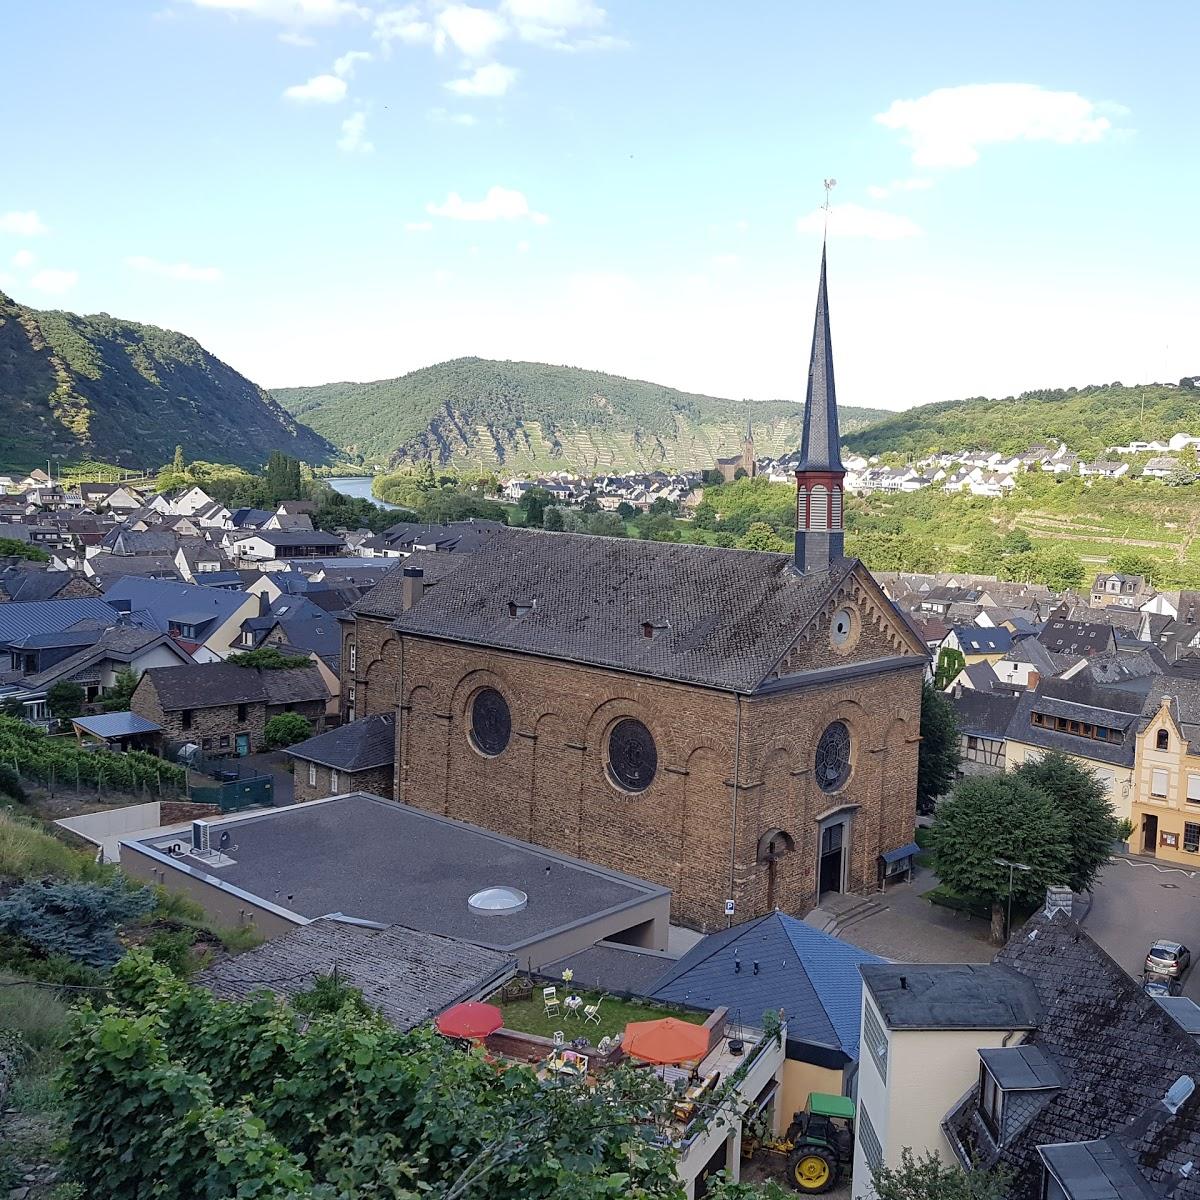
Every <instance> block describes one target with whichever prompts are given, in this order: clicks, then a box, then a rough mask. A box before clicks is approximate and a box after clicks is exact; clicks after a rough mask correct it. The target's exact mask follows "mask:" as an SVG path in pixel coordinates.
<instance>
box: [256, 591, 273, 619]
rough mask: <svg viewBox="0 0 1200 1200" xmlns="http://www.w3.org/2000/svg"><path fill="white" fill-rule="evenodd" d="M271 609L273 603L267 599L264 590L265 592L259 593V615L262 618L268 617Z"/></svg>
mask: <svg viewBox="0 0 1200 1200" xmlns="http://www.w3.org/2000/svg"><path fill="white" fill-rule="evenodd" d="M270 607H271V602H270V600H268V599H267V593H266V590H265V589H264V590H263V591H261V592H259V593H258V615H259V616H260V617H265V616H266V615H267V609H269V608H270Z"/></svg>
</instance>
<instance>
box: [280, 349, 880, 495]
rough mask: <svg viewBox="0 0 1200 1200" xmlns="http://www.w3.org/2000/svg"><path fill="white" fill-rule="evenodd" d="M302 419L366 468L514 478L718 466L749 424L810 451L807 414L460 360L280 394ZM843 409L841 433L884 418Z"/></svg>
mask: <svg viewBox="0 0 1200 1200" xmlns="http://www.w3.org/2000/svg"><path fill="white" fill-rule="evenodd" d="M273 395H274V397H275V399H276V400H277V401H278V402H279V403H280V404H281V405H282V406H283V407H284V408H285V409H287V410H288V411H289V412H290V413H291V414H292V415H293V416H294V417H295V418H296V419H297V420H299V421H303V422H304V423H305V424H306V425H309V426H310V427H311V428H312V429H314V430H315V431H316V432H317V433H319V434H320V435H321V436H322V437H325V438H328V439H329V441H331V442H333V443H334V445H336V446H338V447H339V448H340V449H341V450H342V451H343V452H344V453H345V454H347V455H349V456H351V457H353V458H356V459H358V460H360V461H362V462H364V463H367V464H371V465H374V464H381V465H387V466H398V465H401V464H403V463H405V462H411V461H414V460H424V459H426V458H428V457H430V456H431V455H432V456H433V458H434V459H435V460H436V461H438V462H442V463H452V462H457V463H460V464H467V463H470V464H474V465H482V466H485V467H495V468H499V467H503V468H504V469H505V470H509V471H545V470H553V469H573V470H577V471H581V472H596V471H606V470H615V471H631V470H649V469H653V468H656V467H665V468H671V467H678V468H680V469H696V468H703V467H709V466H711V465H712V463H713V461H714V459H715V458H717V457H718V456H720V455H726V454H733V453H737V452H738V451H740V449H741V443H742V438H743V436H744V432H745V428H746V418H747V416H749V417H750V418H751V419H752V421H753V423H754V445H755V450H756V452H757V453H758V454H759V455H764V454H782V453H786V452H788V451H790V450H794V449H796V448H798V447H799V445H800V429H801V422H802V419H803V413H804V406H803V405H801V404H793V403H790V402H787V401H766V402H758V401H755V402H744V403H743V402H738V401H735V400H725V399H721V398H719V397H715V396H703V395H696V394H694V393H690V392H680V391H676V390H675V389H674V388H668V387H662V386H660V385H659V384H655V383H646V382H643V381H641V380H634V379H624V378H622V377H620V376H617V375H605V374H603V373H601V372H599V371H583V370H579V369H577V368H574V367H555V366H549V365H547V364H544V363H525V362H495V361H492V360H489V359H481V358H460V359H455V360H453V361H452V362H447V363H440V364H438V365H437V366H433V367H425V368H423V369H422V370H420V371H413V372H411V373H410V374H408V375H403V376H401V377H399V378H398V379H382V380H377V381H375V382H373V383H329V384H324V385H322V386H320V387H306V388H277V389H276V390H275V391H274V392H273ZM886 415H887V414H886V413H884V412H883V411H882V410H878V409H865V408H847V407H843V408H842V410H841V416H842V429H843V432H850V431H853V430H855V429H860V428H863V427H865V426H866V425H868V424H870V423H871V422H872V421H876V420H880V419H881V418H883V417H884V416H886Z"/></svg>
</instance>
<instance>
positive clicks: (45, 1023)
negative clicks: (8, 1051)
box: [0, 973, 67, 1053]
mask: <svg viewBox="0 0 1200 1200" xmlns="http://www.w3.org/2000/svg"><path fill="white" fill-rule="evenodd" d="M19 979H20V976H17V975H10V974H8V973H3V974H0V983H3V984H4V985H5V986H4V987H0V1029H4V1030H11V1031H12V1032H13V1033H16V1034H18V1035H19V1036H20V1037H21V1039H22V1040H23V1041H24V1043H25V1044H26V1045H27V1046H28V1047H29V1048H30V1050H32V1051H34V1052H35V1053H37V1052H39V1051H42V1050H46V1049H48V1048H50V1047H52V1046H56V1045H57V1044H58V1039H59V1037H60V1036H61V1035H62V1032H63V1030H64V1029H65V1028H66V1024H67V1006H66V1004H64V1003H63V1002H62V1001H61V1000H60V999H59V998H58V995H57V994H56V993H55V992H53V991H51V990H50V989H49V988H44V987H9V986H8V985H9V984H12V983H16V982H17V981H18V980H19Z"/></svg>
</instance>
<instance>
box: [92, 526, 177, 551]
mask: <svg viewBox="0 0 1200 1200" xmlns="http://www.w3.org/2000/svg"><path fill="white" fill-rule="evenodd" d="M100 546H101V549H102V550H103V551H104V552H105V553H107V554H118V555H138V554H167V555H173V554H174V553H175V551H176V550H177V549H178V547H179V539H178V538H177V537H176V536H175V534H174V533H172V532H171V531H170V530H167V529H146V530H143V531H141V532H138V531H136V530H130V529H125V528H123V527H122V526H117V527H116V528H115V529H112V530H110V531H109V532H108V533H107V534H105V536H104V540H103V541H102V542H101V543H100Z"/></svg>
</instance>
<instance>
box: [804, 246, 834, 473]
mask: <svg viewBox="0 0 1200 1200" xmlns="http://www.w3.org/2000/svg"><path fill="white" fill-rule="evenodd" d="M840 440H841V439H840V437H839V436H838V414H837V390H836V389H835V387H834V383H833V345H832V343H831V342H830V339H829V292H828V289H827V288H826V284H825V246H824V244H822V246H821V283H820V286H819V288H818V289H817V314H816V317H815V319H814V321H813V340H812V356H811V357H810V358H809V362H808V391H807V392H806V393H805V397H804V439H803V441H802V442H801V443H800V465H799V468H798V469H799V470H801V471H841V470H842V469H843V468H842V456H841V451H840V449H839V447H838V443H839V441H840Z"/></svg>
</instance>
